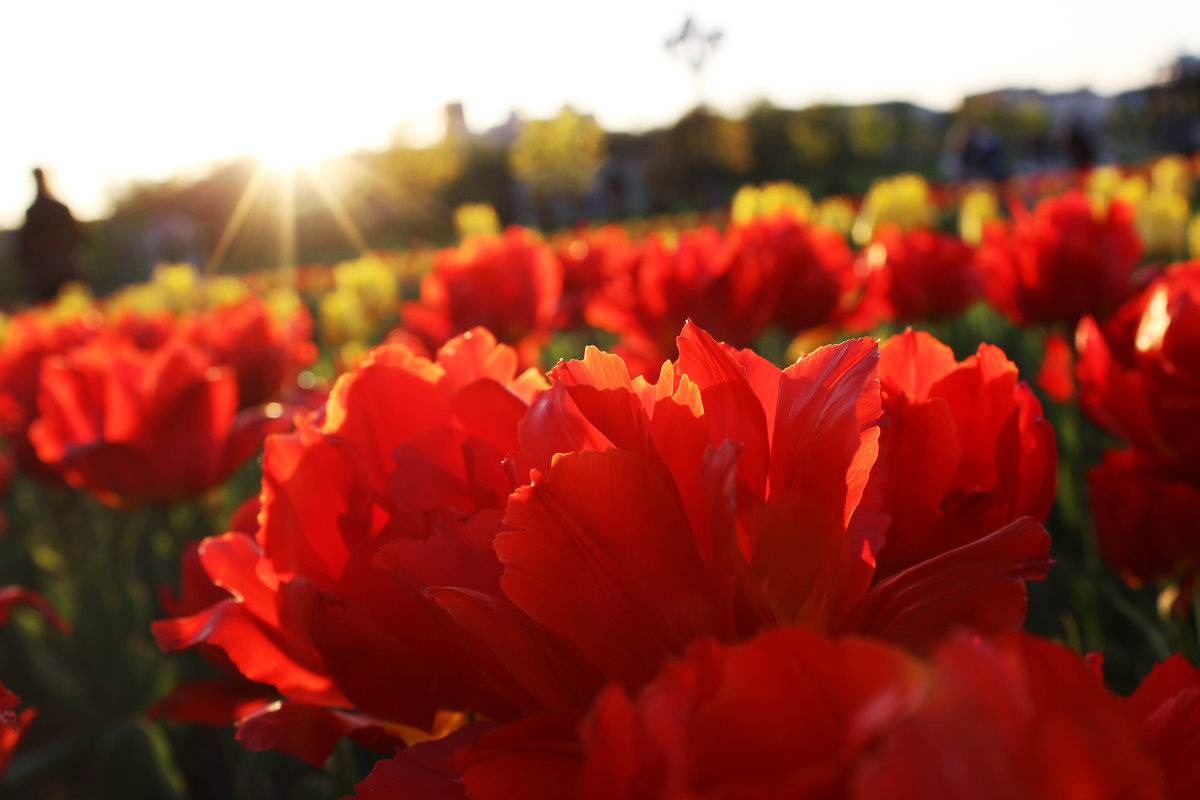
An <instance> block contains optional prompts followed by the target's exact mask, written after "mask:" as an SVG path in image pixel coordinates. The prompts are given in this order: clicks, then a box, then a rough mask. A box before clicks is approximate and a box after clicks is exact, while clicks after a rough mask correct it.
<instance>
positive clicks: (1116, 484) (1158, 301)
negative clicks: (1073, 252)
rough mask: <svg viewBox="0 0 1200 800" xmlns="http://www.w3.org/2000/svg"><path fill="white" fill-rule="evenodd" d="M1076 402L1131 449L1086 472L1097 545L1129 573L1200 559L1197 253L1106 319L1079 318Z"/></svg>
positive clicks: (1158, 571) (1156, 573) (1148, 576)
mask: <svg viewBox="0 0 1200 800" xmlns="http://www.w3.org/2000/svg"><path fill="white" fill-rule="evenodd" d="M1076 347H1077V349H1078V352H1079V359H1078V362H1077V364H1076V371H1077V376H1078V380H1079V404H1080V406H1081V407H1082V409H1083V411H1084V413H1086V414H1087V415H1088V416H1089V417H1091V418H1092V419H1093V420H1094V421H1095V422H1097V423H1098V424H1099V425H1100V426H1101V427H1103V428H1105V429H1106V430H1108V431H1109V432H1110V433H1113V434H1115V435H1116V436H1119V437H1120V438H1122V439H1124V440H1125V441H1126V442H1127V443H1128V444H1129V445H1130V449H1128V450H1124V451H1109V453H1108V454H1107V455H1106V456H1105V459H1104V461H1103V462H1102V463H1101V464H1099V465H1098V466H1096V467H1094V468H1093V469H1092V470H1091V471H1090V472H1089V473H1088V480H1089V483H1090V485H1091V497H1092V510H1093V516H1094V518H1095V522H1096V536H1097V539H1098V541H1099V543H1100V549H1101V551H1102V552H1103V554H1104V555H1105V557H1106V558H1107V559H1108V561H1109V563H1111V564H1112V565H1113V566H1114V567H1116V568H1117V569H1118V570H1120V571H1121V572H1122V573H1123V574H1124V575H1125V576H1126V577H1127V579H1132V580H1156V579H1159V578H1164V577H1170V576H1173V575H1178V574H1182V573H1185V572H1190V571H1194V570H1195V569H1196V568H1197V566H1200V536H1197V535H1196V534H1195V530H1196V528H1195V525H1194V524H1193V523H1194V520H1195V519H1197V517H1198V516H1200V432H1198V431H1197V430H1196V425H1195V420H1196V418H1197V415H1198V414H1200V357H1197V352H1200V350H1198V348H1200V261H1189V262H1186V263H1183V264H1175V265H1173V266H1172V267H1170V268H1169V269H1168V270H1167V271H1166V272H1165V273H1164V274H1163V275H1162V276H1160V277H1159V278H1157V279H1155V280H1154V281H1153V282H1151V283H1150V285H1149V286H1147V287H1146V289H1145V290H1143V291H1142V292H1141V293H1139V294H1138V295H1136V296H1135V297H1133V298H1131V299H1130V300H1129V302H1127V303H1126V304H1125V305H1123V306H1121V308H1120V309H1118V311H1117V313H1116V314H1114V315H1113V317H1112V318H1110V319H1109V320H1107V321H1105V322H1104V323H1103V325H1100V324H1097V323H1096V322H1095V321H1093V320H1092V319H1091V318H1085V319H1084V320H1083V321H1081V322H1080V324H1079V330H1078V331H1077V335H1076Z"/></svg>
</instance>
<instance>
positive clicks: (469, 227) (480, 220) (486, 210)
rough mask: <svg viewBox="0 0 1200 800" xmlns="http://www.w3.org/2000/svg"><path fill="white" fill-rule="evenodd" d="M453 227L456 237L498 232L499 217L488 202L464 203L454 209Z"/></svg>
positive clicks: (462, 237)
mask: <svg viewBox="0 0 1200 800" xmlns="http://www.w3.org/2000/svg"><path fill="white" fill-rule="evenodd" d="M454 229H455V230H456V231H457V232H458V238H459V239H460V240H461V239H466V238H467V237H468V236H475V235H477V234H481V233H486V234H496V233H499V232H500V217H499V216H498V215H497V214H496V209H494V208H492V207H491V205H489V204H488V203H464V204H462V205H460V206H459V207H458V208H456V209H454Z"/></svg>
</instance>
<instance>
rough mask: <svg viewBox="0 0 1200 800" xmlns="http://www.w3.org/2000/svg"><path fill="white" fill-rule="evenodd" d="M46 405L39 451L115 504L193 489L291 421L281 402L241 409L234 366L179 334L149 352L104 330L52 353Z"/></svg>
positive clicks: (213, 481) (35, 432)
mask: <svg viewBox="0 0 1200 800" xmlns="http://www.w3.org/2000/svg"><path fill="white" fill-rule="evenodd" d="M38 412H39V416H38V418H37V419H36V420H34V422H33V424H32V425H30V427H29V440H30V442H32V444H33V446H34V449H35V450H36V452H37V455H38V458H39V459H41V461H42V463H43V464H45V465H46V466H48V467H49V468H50V469H52V470H54V471H55V472H56V473H58V474H59V475H61V476H62V477H63V478H64V479H65V480H66V481H67V483H69V484H71V485H72V486H76V487H80V488H85V489H87V490H88V491H90V492H92V493H93V494H95V495H96V496H97V497H98V498H100V499H101V500H103V501H104V502H106V503H109V504H112V505H131V504H132V505H137V504H142V503H148V502H164V501H172V500H180V499H184V498H187V497H191V496H194V495H196V494H198V493H199V492H201V491H204V490H206V489H208V488H211V487H213V486H216V485H217V484H218V483H220V482H221V481H223V480H224V479H225V478H227V477H228V476H229V475H230V474H231V473H232V472H233V471H234V470H235V469H236V468H237V467H238V466H239V465H241V463H242V462H243V461H245V460H246V459H247V458H248V457H249V456H250V455H251V454H252V453H253V452H254V451H255V450H256V449H258V446H259V445H260V444H261V443H262V440H263V438H264V437H265V436H266V435H267V434H268V433H270V432H272V431H277V430H284V429H286V428H288V427H290V424H291V423H290V422H289V421H288V420H286V419H284V418H283V411H282V407H281V406H278V405H277V406H276V408H275V409H265V408H262V407H257V408H252V409H247V410H245V411H243V412H240V413H239V412H238V390H237V378H236V376H235V375H234V373H233V371H232V370H230V369H229V368H227V367H219V366H214V365H213V364H212V362H210V361H208V360H207V359H206V358H205V357H204V356H203V355H202V354H201V353H200V352H199V351H197V350H195V349H194V348H192V347H190V346H188V345H187V344H185V343H184V342H183V341H182V340H179V339H172V340H169V341H168V342H167V344H165V345H163V346H162V347H160V348H159V349H158V350H156V351H153V352H149V353H148V352H145V351H142V350H138V349H137V348H136V347H134V346H133V345H132V344H130V343H129V342H127V341H125V340H123V339H120V338H117V337H112V336H102V337H98V338H96V339H93V340H92V341H91V342H89V343H87V344H85V345H83V346H81V347H78V348H76V349H74V350H72V351H70V352H69V353H67V354H65V355H61V356H53V357H51V358H48V359H46V361H45V363H43V365H42V369H41V375H40V379H39V389H38ZM272 412H273V413H272ZM185 421H186V422H185Z"/></svg>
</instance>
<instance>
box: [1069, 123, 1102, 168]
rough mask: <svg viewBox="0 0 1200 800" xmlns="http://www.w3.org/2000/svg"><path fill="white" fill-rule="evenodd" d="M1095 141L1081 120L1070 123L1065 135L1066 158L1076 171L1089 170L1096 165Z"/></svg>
mask: <svg viewBox="0 0 1200 800" xmlns="http://www.w3.org/2000/svg"><path fill="white" fill-rule="evenodd" d="M1096 151H1097V148H1096V139H1095V137H1094V136H1093V135H1092V132H1091V131H1090V130H1088V127H1087V126H1086V125H1085V124H1084V123H1083V121H1082V120H1078V119H1077V120H1075V121H1074V122H1072V123H1071V129H1070V131H1068V133H1067V157H1068V158H1070V159H1071V166H1073V167H1075V168H1076V169H1084V170H1086V169H1091V168H1092V166H1093V165H1094V164H1095V163H1096V155H1097V152H1096Z"/></svg>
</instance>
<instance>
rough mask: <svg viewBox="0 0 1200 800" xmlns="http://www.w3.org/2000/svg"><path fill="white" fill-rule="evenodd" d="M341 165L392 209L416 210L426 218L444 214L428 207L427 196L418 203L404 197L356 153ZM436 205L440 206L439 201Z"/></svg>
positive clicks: (431, 218)
mask: <svg viewBox="0 0 1200 800" xmlns="http://www.w3.org/2000/svg"><path fill="white" fill-rule="evenodd" d="M341 165H343V166H344V167H345V168H346V169H348V170H349V171H350V172H351V173H352V176H351V177H352V178H354V179H357V180H360V181H363V182H365V183H366V184H367V187H368V189H374V190H376V191H375V192H373V193H372V195H373V196H375V197H378V198H381V199H383V200H384V202H386V203H387V204H388V205H389V206H390V207H391V209H392V210H393V211H396V212H404V213H407V214H412V213H414V212H416V213H418V214H421V215H423V216H424V217H425V219H426V220H434V219H440V218H441V217H442V216H443V215H444V214H445V209H444V208H439V209H437V210H434V209H430V208H429V205H430V203H429V202H428V199H427V198H425V200H426V202H424V203H420V202H414V198H412V197H405V196H404V195H403V194H402V193H401V192H400V191H398V190H397V189H396V187H395V186H393V185H392V184H390V183H388V182H387V181H386V180H384V179H383V178H381V177H380V176H379V175H378V174H377V173H376V172H375V171H374V170H373V169H371V168H370V166H369V165H367V164H365V163H363V161H362V159H360V158H359V157H358V156H357V155H353V154H352V155H350V156H347V157H346V158H345V159H344V160H343V161H342V162H341ZM437 205H438V206H439V207H440V206H441V204H440V203H438V204H437Z"/></svg>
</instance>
